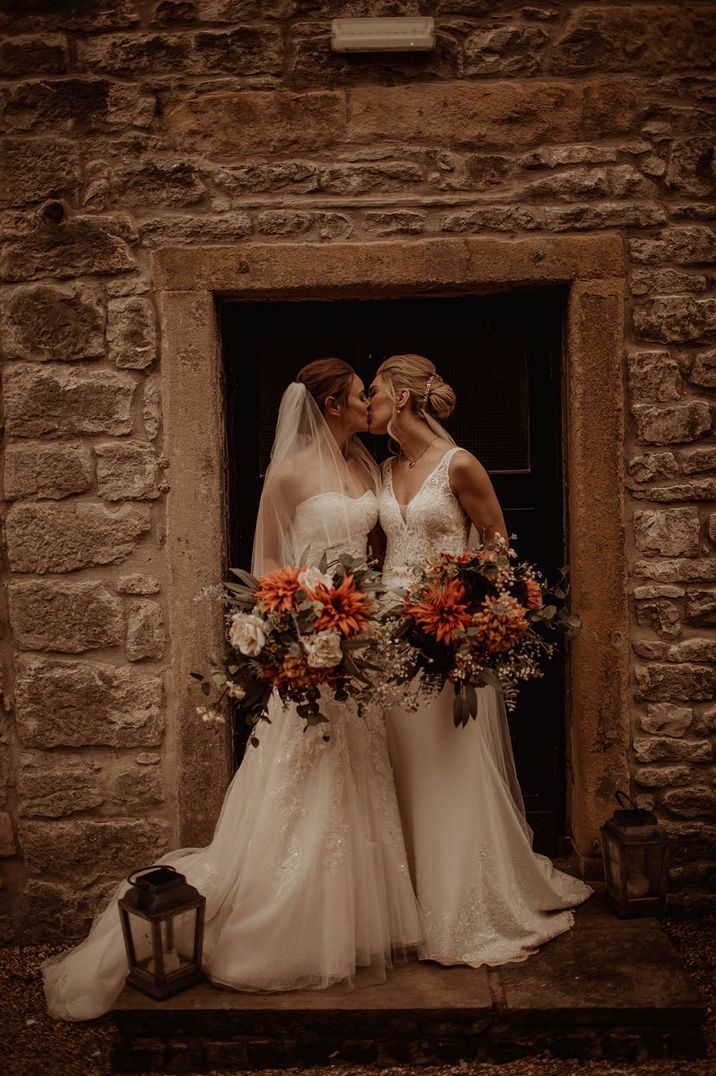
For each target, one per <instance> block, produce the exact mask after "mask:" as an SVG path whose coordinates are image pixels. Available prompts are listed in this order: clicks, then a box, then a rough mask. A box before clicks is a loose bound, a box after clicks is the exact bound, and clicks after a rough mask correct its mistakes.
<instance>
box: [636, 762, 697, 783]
mask: <svg viewBox="0 0 716 1076" xmlns="http://www.w3.org/2000/svg"><path fill="white" fill-rule="evenodd" d="M689 773H690V770H689V767H688V766H687V765H686V766H683V765H682V766H640V767H639V768H638V769H637V770H636V772H635V774H634V779H635V780H636V782H637V784H639V785H641V786H642V788H664V787H665V786H667V785H671V786H673V785H679V784H683V783H684V782H686V781H688V780H689Z"/></svg>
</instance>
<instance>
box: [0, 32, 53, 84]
mask: <svg viewBox="0 0 716 1076" xmlns="http://www.w3.org/2000/svg"><path fill="white" fill-rule="evenodd" d="M69 58H70V55H69V49H68V46H67V38H66V37H65V36H64V34H43V35H42V36H41V37H29V36H28V37H6V38H5V39H4V40H3V41H1V42H0V78H17V77H18V76H22V75H37V74H38V73H39V72H43V73H44V74H46V75H61V74H64V72H65V71H66V70H67V67H68V64H69Z"/></svg>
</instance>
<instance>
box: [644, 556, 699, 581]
mask: <svg viewBox="0 0 716 1076" xmlns="http://www.w3.org/2000/svg"><path fill="white" fill-rule="evenodd" d="M634 575H635V576H641V577H642V579H654V580H656V581H657V582H662V583H701V582H704V583H710V582H713V581H716V563H715V562H714V558H713V557H701V558H699V559H696V558H694V559H693V560H679V559H676V560H638V561H636V562H635V564H634Z"/></svg>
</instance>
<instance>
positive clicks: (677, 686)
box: [636, 664, 716, 762]
mask: <svg viewBox="0 0 716 1076" xmlns="http://www.w3.org/2000/svg"><path fill="white" fill-rule="evenodd" d="M636 679H637V684H638V690H639V696H640V698H642V699H649V700H671V699H673V700H675V701H677V702H681V701H683V702H692V701H693V702H698V701H699V700H704V701H710V700H711V699H713V698H714V696H716V668H711V667H709V666H708V665H686V664H684V665H658V664H653V665H638V666H637V668H636ZM644 761H647V762H648V761H649V759H645V760H644Z"/></svg>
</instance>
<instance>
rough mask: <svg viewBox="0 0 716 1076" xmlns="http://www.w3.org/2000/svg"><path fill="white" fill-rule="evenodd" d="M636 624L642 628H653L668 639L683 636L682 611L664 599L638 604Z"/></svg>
mask: <svg viewBox="0 0 716 1076" xmlns="http://www.w3.org/2000/svg"><path fill="white" fill-rule="evenodd" d="M636 622H637V624H638V625H639V627H640V628H651V629H652V631H656V632H658V633H659V635H663V636H664V638H667V639H675V638H676V637H677V636H678V635H680V634H681V611H680V609H679V607H678V606H677V605H674V603H673V602H670V601H666V600H665V599H663V598H659V599H652V600H650V601H644V602H638V603H637V607H636Z"/></svg>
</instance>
